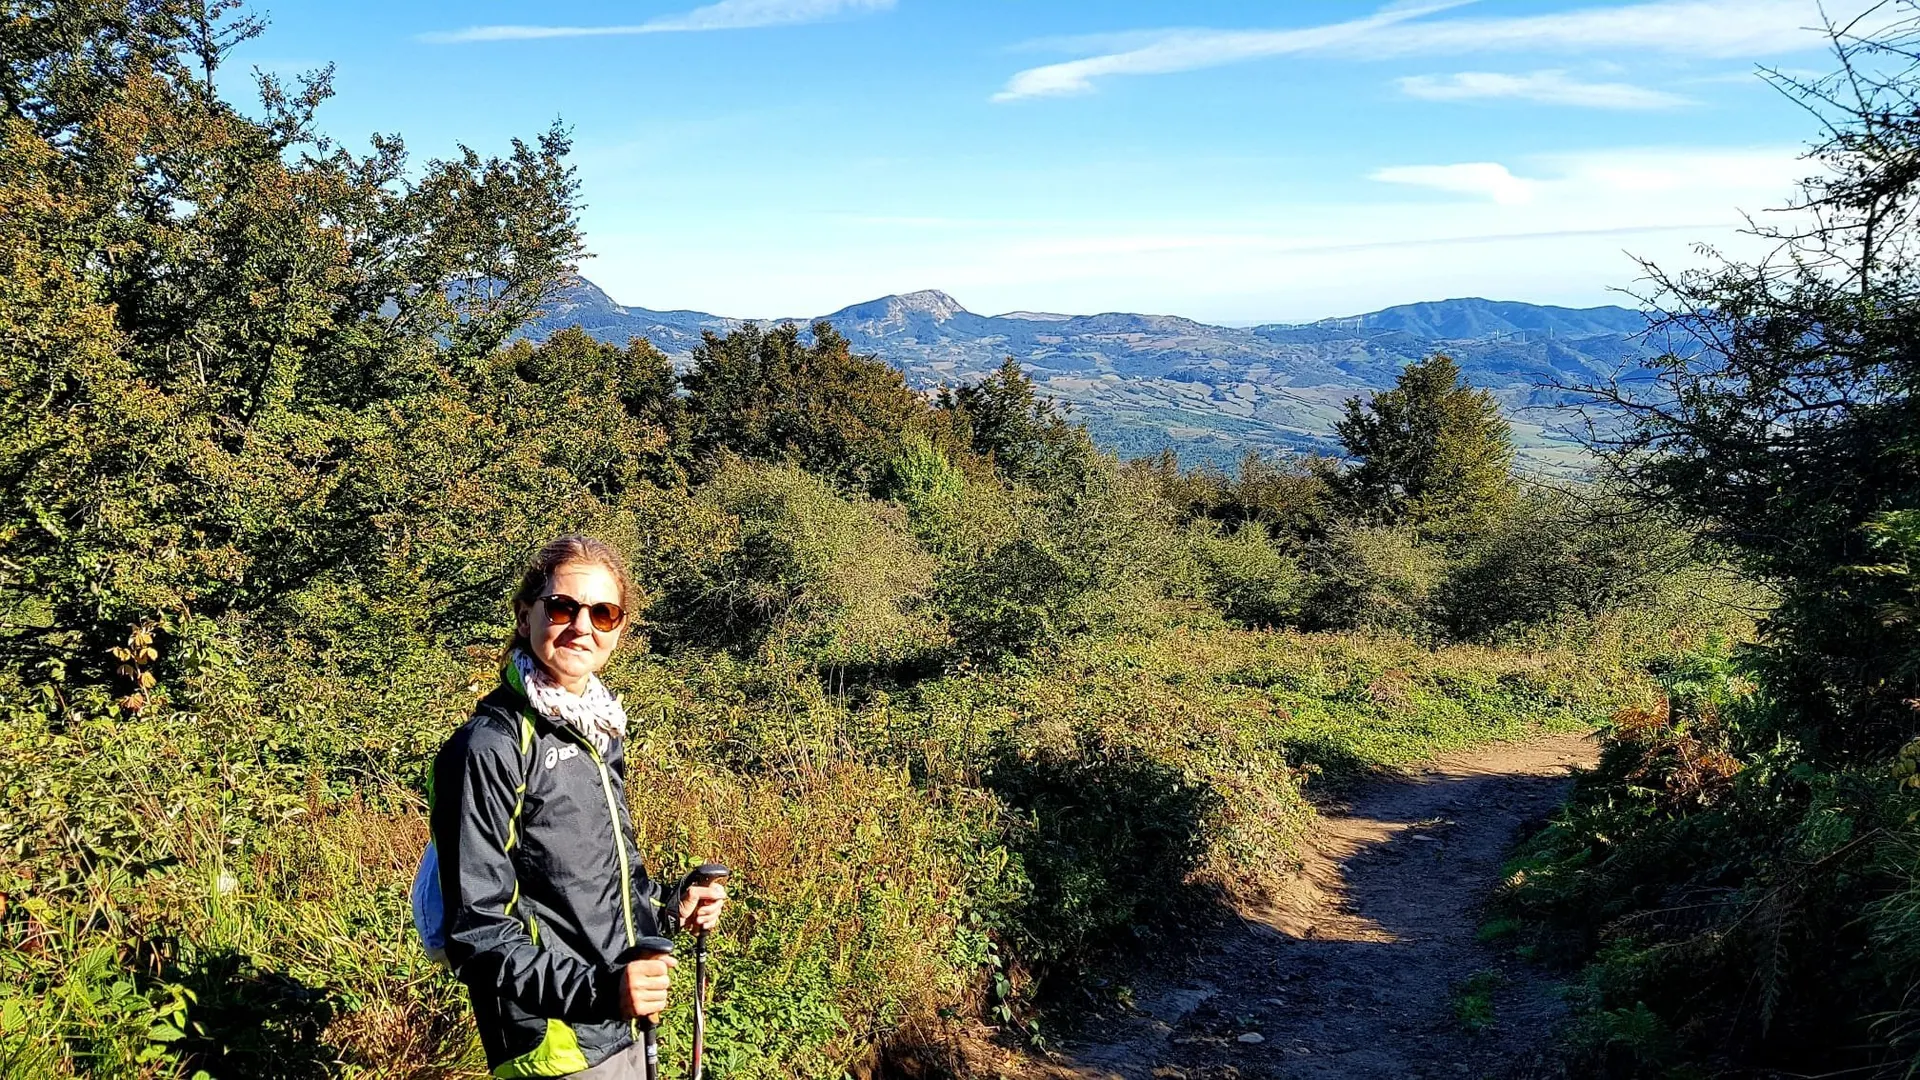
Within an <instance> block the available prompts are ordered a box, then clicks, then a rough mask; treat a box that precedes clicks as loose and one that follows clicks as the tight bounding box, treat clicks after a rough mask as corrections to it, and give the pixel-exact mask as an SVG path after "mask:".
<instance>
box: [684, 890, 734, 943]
mask: <svg viewBox="0 0 1920 1080" xmlns="http://www.w3.org/2000/svg"><path fill="white" fill-rule="evenodd" d="M725 906H727V887H726V886H725V885H722V884H720V883H719V882H717V881H716V882H714V883H712V884H709V885H694V886H691V887H689V888H688V889H687V891H686V892H685V893H683V894H682V895H681V897H680V925H681V926H682V927H683V928H685V929H688V930H696V931H698V930H712V929H713V928H714V927H716V926H719V925H720V909H721V908H723V907H725Z"/></svg>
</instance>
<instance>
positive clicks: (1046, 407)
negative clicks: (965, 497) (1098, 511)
mask: <svg viewBox="0 0 1920 1080" xmlns="http://www.w3.org/2000/svg"><path fill="white" fill-rule="evenodd" d="M940 405H941V408H943V409H944V410H946V411H947V412H948V413H949V414H951V415H952V416H954V417H955V419H956V423H957V426H959V427H960V428H962V429H963V430H964V431H965V432H966V433H967V438H968V439H969V440H970V443H971V445H972V447H973V450H974V452H975V453H977V454H981V455H983V456H986V457H988V458H990V459H992V461H993V463H994V467H995V468H996V469H998V470H999V471H1000V474H1001V475H1002V476H1005V477H1006V478H1007V479H1009V480H1012V481H1015V482H1017V483H1027V484H1032V485H1034V486H1036V487H1039V488H1042V489H1052V488H1055V487H1059V486H1062V485H1067V484H1072V483H1074V482H1075V481H1076V480H1077V479H1078V478H1080V477H1081V476H1082V475H1083V474H1084V473H1085V472H1086V471H1087V470H1088V469H1089V468H1092V467H1093V459H1094V458H1095V457H1097V456H1098V451H1096V450H1095V449H1094V447H1093V442H1092V440H1091V439H1089V438H1088V437H1087V432H1086V429H1085V428H1084V427H1082V426H1080V425H1078V424H1074V423H1071V422H1069V421H1068V420H1067V418H1066V416H1065V415H1064V414H1063V413H1062V412H1061V410H1060V409H1059V408H1057V407H1056V406H1055V405H1054V404H1053V402H1051V401H1048V400H1047V399H1046V398H1044V397H1041V396H1040V395H1039V394H1038V393H1037V392H1036V391H1035V390H1034V387H1033V380H1032V379H1030V378H1028V377H1027V373H1026V372H1025V371H1023V370H1021V368H1020V362H1019V361H1018V360H1015V359H1014V358H1013V357H1011V356H1009V357H1007V359H1006V361H1005V362H1004V363H1002V364H1001V365H1000V369H999V370H998V371H995V372H993V373H992V374H990V375H988V376H987V377H985V378H983V379H981V380H980V381H979V382H976V383H972V384H969V385H966V386H959V387H945V388H942V390H941V392H940Z"/></svg>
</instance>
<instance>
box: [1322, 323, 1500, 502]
mask: <svg viewBox="0 0 1920 1080" xmlns="http://www.w3.org/2000/svg"><path fill="white" fill-rule="evenodd" d="M1334 430H1335V431H1336V432H1337V433H1338V434H1339V436H1340V442H1341V445H1343V446H1344V447H1346V451H1347V453H1348V455H1350V456H1351V457H1353V458H1354V459H1355V461H1356V464H1355V465H1354V466H1353V467H1352V468H1350V469H1347V470H1344V471H1342V472H1340V473H1338V474H1337V475H1336V476H1335V477H1334V479H1333V487H1334V490H1335V492H1336V493H1337V494H1338V496H1339V497H1340V499H1341V500H1342V501H1343V502H1344V503H1345V504H1346V505H1347V506H1349V507H1350V508H1352V510H1353V511H1354V512H1356V513H1358V514H1360V515H1362V516H1363V517H1366V518H1371V519H1374V520H1378V521H1381V522H1385V523H1388V524H1408V525H1413V526H1416V527H1418V528H1420V529H1422V530H1423V531H1425V532H1427V533H1429V534H1432V535H1447V534H1450V533H1453V532H1456V531H1462V530H1464V531H1469V532H1470V531H1473V530H1474V529H1475V528H1476V527H1478V526H1481V525H1483V524H1484V523H1486V522H1488V521H1490V520H1493V519H1496V518H1498V517H1499V516H1500V515H1501V514H1502V513H1504V512H1505V511H1506V508H1507V506H1508V505H1509V504H1510V503H1511V502H1512V500H1513V477H1512V472H1513V432H1512V431H1511V429H1509V428H1508V426H1507V421H1506V418H1505V417H1503V416H1501V415H1500V406H1499V404H1498V403H1496V402H1495V401H1494V400H1493V395H1492V394H1490V393H1488V392H1487V391H1485V390H1475V389H1473V388H1472V387H1470V386H1468V385H1467V383H1466V380H1465V379H1464V378H1463V377H1462V376H1461V374H1460V369H1459V368H1458V367H1457V366H1455V365H1454V362H1453V361H1452V360H1451V359H1449V358H1447V357H1445V356H1441V355H1437V354H1436V355H1435V356H1433V357H1431V358H1429V359H1427V360H1424V361H1422V362H1420V363H1418V364H1414V365H1412V366H1410V367H1408V368H1406V369H1405V370H1404V371H1402V372H1401V373H1400V378H1399V380H1398V381H1397V382H1395V384H1394V387H1393V389H1391V390H1383V391H1381V392H1380V393H1378V394H1375V395H1374V396H1373V398H1372V399H1371V400H1369V401H1366V402H1362V401H1361V400H1360V399H1359V398H1353V399H1351V400H1349V401H1348V402H1347V414H1346V416H1345V417H1344V418H1342V419H1341V420H1340V421H1339V422H1338V423H1336V424H1335V425H1334Z"/></svg>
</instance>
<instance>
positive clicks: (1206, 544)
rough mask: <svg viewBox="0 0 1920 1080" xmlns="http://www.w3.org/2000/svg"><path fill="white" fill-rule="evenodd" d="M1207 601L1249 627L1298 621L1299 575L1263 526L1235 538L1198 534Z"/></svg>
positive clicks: (1236, 533) (1245, 530)
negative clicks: (1268, 536) (1269, 537)
mask: <svg viewBox="0 0 1920 1080" xmlns="http://www.w3.org/2000/svg"><path fill="white" fill-rule="evenodd" d="M1193 546H1194V549H1195V553H1196V554H1197V555H1198V557H1199V561H1200V565H1201V568H1202V571H1203V574H1204V585H1203V588H1204V589H1205V593H1206V597H1207V599H1209V600H1211V601H1212V602H1213V603H1214V605H1215V606H1217V607H1218V608H1219V609H1220V611H1221V613H1222V614H1223V615H1225V616H1226V617H1227V618H1229V619H1232V620H1234V621H1235V622H1238V623H1241V624H1243V625H1247V626H1280V625H1283V624H1285V623H1288V622H1291V621H1293V620H1294V619H1296V618H1297V616H1298V614H1299V606H1300V585H1301V582H1300V572H1299V568H1298V566H1297V564H1296V563H1295V562H1294V560H1292V559H1290V558H1288V557H1287V556H1286V555H1284V554H1282V553H1281V552H1280V551H1279V550H1278V549H1276V548H1275V546H1274V544H1273V541H1272V540H1270V539H1268V538H1267V532H1266V530H1265V529H1264V528H1261V527H1260V526H1258V525H1243V526H1241V527H1240V528H1239V529H1237V530H1235V531H1234V532H1233V533H1232V534H1231V535H1228V536H1221V535H1219V534H1217V533H1214V532H1212V531H1201V532H1197V533H1195V534H1194V537H1193Z"/></svg>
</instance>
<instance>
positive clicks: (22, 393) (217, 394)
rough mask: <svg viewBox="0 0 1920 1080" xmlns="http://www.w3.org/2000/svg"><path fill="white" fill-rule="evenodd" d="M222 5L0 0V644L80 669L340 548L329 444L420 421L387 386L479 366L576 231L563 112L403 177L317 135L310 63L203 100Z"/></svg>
mask: <svg viewBox="0 0 1920 1080" xmlns="http://www.w3.org/2000/svg"><path fill="white" fill-rule="evenodd" d="M225 10H226V6H225V5H222V4H219V3H200V2H182V0H104V2H102V3H94V4H38V3H36V4H28V5H24V6H20V5H16V6H15V8H10V9H8V11H7V14H6V18H5V19H4V20H0V99H4V102H5V104H6V109H5V112H4V115H0V125H3V130H0V205H4V206H6V207H7V208H8V209H7V212H6V214H5V215H0V218H4V223H3V224H0V230H5V239H6V243H5V245H4V247H5V254H4V255H3V256H0V258H4V259H5V260H6V261H7V267H6V269H7V271H8V272H7V273H6V274H5V283H4V284H0V429H3V430H4V432H5V434H4V435H0V607H4V608H8V609H11V612H12V614H11V617H9V618H8V619H7V620H6V621H7V622H9V623H11V624H12V625H11V627H10V628H9V630H8V632H5V633H0V659H4V660H5V661H6V662H7V665H8V666H10V667H15V668H16V669H25V670H31V671H34V672H35V673H37V674H38V675H40V676H43V677H46V678H48V679H50V680H52V681H53V682H54V683H59V682H61V681H62V680H63V679H64V678H65V677H66V676H68V675H70V674H71V675H73V676H74V677H76V678H78V677H81V676H83V675H84V676H85V677H86V678H89V679H104V678H105V677H106V675H107V673H106V671H105V669H104V667H105V659H104V658H105V655H106V649H107V647H108V646H109V644H112V643H115V642H117V641H119V640H120V639H122V638H124V636H125V633H126V627H127V625H128V624H129V623H134V622H141V621H150V620H155V619H165V620H169V621H170V622H171V623H173V624H174V625H184V623H185V621H187V620H189V619H197V618H221V617H225V616H228V615H236V616H238V615H244V614H246V613H250V612H258V611H261V610H264V609H266V608H267V607H270V606H272V605H273V604H275V603H277V602H278V600H279V598H281V597H282V596H283V594H284V593H285V592H286V591H287V590H288V589H289V588H291V587H293V586H296V585H298V584H299V583H301V582H306V581H311V580H315V579H317V578H318V577H320V576H322V575H326V574H330V573H343V572H346V571H347V566H348V564H349V563H350V562H351V561H353V560H354V559H356V558H358V557H359V553H362V552H364V551H365V550H366V548H367V544H368V541H367V539H366V537H367V535H368V534H367V531H366V528H365V519H364V518H358V517H344V518H343V517H337V516H334V515H335V514H336V513H337V512H338V511H339V510H340V509H341V508H342V507H346V506H353V505H358V503H357V502H356V500H355V499H349V498H345V497H343V494H342V485H343V483H344V481H345V478H346V477H347V476H348V475H349V474H351V473H353V472H354V471H355V470H356V469H358V470H359V471H360V473H361V475H365V470H364V468H362V466H361V463H360V462H358V461H356V460H355V458H354V456H353V455H354V454H355V453H356V452H357V451H359V450H362V449H365V448H367V447H369V446H371V445H374V444H375V443H378V442H380V441H381V438H380V437H378V436H377V435H376V434H375V433H377V432H379V431H382V430H385V429H387V428H388V427H390V426H393V425H398V426H400V427H401V428H402V429H405V428H407V427H408V426H410V425H413V424H416V423H420V424H426V425H428V426H430V425H431V421H432V418H431V417H428V416H426V415H423V414H414V415H409V414H408V410H409V408H411V407H414V406H417V405H424V404H425V403H426V402H427V401H428V400H429V399H430V398H431V397H432V396H433V395H435V394H444V393H449V392H452V390H451V388H461V387H464V386H466V385H467V384H469V383H471V382H472V381H473V380H475V379H476V378H478V377H480V368H481V364H480V360H481V358H483V357H485V356H487V355H489V354H490V353H491V352H492V351H493V349H494V348H495V346H497V345H498V343H499V342H500V341H501V340H504V338H505V337H506V336H507V335H508V334H509V333H510V332H511V331H512V329H513V328H514V327H515V326H516V325H518V323H519V321H521V320H523V319H524V318H525V316H526V314H528V313H530V312H531V311H532V310H533V309H535V308H537V306H538V305H539V303H540V302H541V301H542V300H543V299H544V298H545V297H546V296H548V295H550V294H551V293H552V292H553V290H554V289H556V288H557V287H558V286H559V285H560V284H561V283H562V282H563V281H564V280H566V279H567V278H568V276H569V275H570V274H571V270H572V265H573V261H574V260H575V258H576V257H577V255H578V253H579V234H578V230H577V227H576V225H575V218H574V210H573V207H574V198H575V184H574V180H573V177H572V173H571V170H570V168H569V167H568V166H567V165H566V164H565V160H564V158H565V154H566V152H567V149H568V145H567V138H566V135H565V133H564V131H562V130H559V129H555V130H553V131H550V132H548V133H547V135H545V136H544V137H542V138H541V139H540V140H539V142H538V144H537V145H529V144H525V143H516V144H515V145H514V152H513V153H512V155H510V156H509V157H506V158H500V159H490V160H483V159H481V158H480V157H479V156H478V155H476V154H474V153H472V152H471V151H465V150H463V151H462V153H461V156H460V157H459V158H458V159H456V160H453V161H445V162H429V163H427V164H426V165H425V166H424V167H423V168H422V169H420V170H419V177H418V179H414V178H412V176H411V174H410V170H409V168H408V165H407V157H406V152H405V148H404V146H403V145H402V144H401V143H400V141H399V140H397V139H393V138H386V137H382V138H376V139H375V140H374V142H373V147H372V151H371V152H370V153H369V154H367V155H365V156H356V155H354V154H351V153H349V152H347V151H345V150H344V149H342V148H340V147H339V146H337V145H335V144H334V143H332V142H331V141H329V140H328V139H326V138H325V137H323V136H321V135H319V134H317V133H316V131H315V129H314V118H315V114H316V111H317V110H318V108H319V107H320V105H321V104H322V103H323V102H324V101H325V100H326V98H327V97H328V96H329V94H330V92H331V91H330V85H329V73H327V72H325V71H322V72H319V73H316V74H314V75H312V76H309V77H307V78H306V79H304V80H302V81H301V82H300V83H299V84H298V85H297V86H295V87H293V88H289V87H287V86H285V85H283V84H282V83H280V82H279V81H277V80H275V79H272V78H263V79H261V80H260V103H261V107H260V113H261V115H260V118H259V119H254V118H250V117H248V116H247V115H245V114H243V113H242V112H240V111H239V110H237V109H235V108H233V107H232V106H230V105H228V104H227V103H226V102H225V101H223V100H222V99H221V98H220V97H219V96H218V95H217V94H216V93H215V90H214V86H213V82H214V74H215V72H216V70H217V68H218V65H219V60H220V57H221V55H222V54H223V53H224V50H225V49H227V48H228V47H230V46H231V44H232V43H233V42H234V41H235V40H237V38H236V34H237V35H239V36H241V37H244V36H246V35H247V34H249V33H251V32H252V30H251V29H249V27H250V25H251V24H247V23H244V22H242V23H238V24H230V25H228V26H226V27H222V26H221V25H219V22H220V17H221V16H222V14H223V13H224V12H225ZM461 392H464V390H462V391H461ZM423 395H424V396H423ZM435 407H437V405H436V406H435ZM469 430H470V431H471V430H477V429H469ZM397 467H399V468H400V469H401V471H402V472H405V471H406V470H407V469H410V468H412V466H411V464H410V463H406V462H398V463H397ZM392 551H393V549H391V548H389V549H388V552H389V554H391V553H392ZM76 665H77V666H76Z"/></svg>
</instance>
